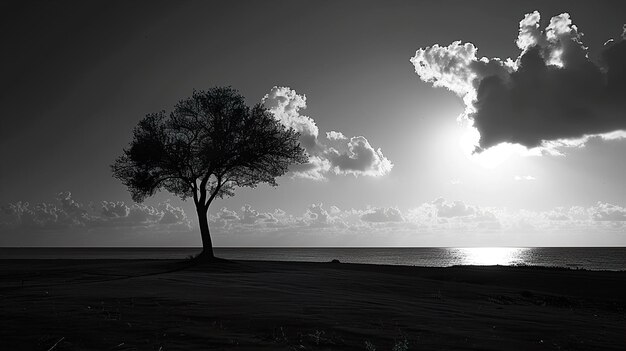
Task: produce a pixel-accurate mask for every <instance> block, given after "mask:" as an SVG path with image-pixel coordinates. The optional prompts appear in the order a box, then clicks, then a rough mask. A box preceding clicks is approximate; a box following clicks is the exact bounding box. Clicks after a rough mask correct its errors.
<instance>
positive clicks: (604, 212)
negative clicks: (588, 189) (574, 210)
mask: <svg viewBox="0 0 626 351" xmlns="http://www.w3.org/2000/svg"><path fill="white" fill-rule="evenodd" d="M589 213H590V214H591V217H592V218H593V220H595V221H602V222H623V221H626V208H624V207H621V206H617V205H612V204H609V203H603V202H598V203H597V204H596V205H595V206H593V207H591V208H590V209H589Z"/></svg>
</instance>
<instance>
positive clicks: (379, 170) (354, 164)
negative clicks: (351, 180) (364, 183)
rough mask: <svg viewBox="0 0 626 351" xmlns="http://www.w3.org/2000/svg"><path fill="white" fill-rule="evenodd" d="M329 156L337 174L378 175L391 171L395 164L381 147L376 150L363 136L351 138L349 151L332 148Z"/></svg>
mask: <svg viewBox="0 0 626 351" xmlns="http://www.w3.org/2000/svg"><path fill="white" fill-rule="evenodd" d="M328 157H329V159H330V163H331V165H332V167H333V171H334V172H335V173H336V174H353V175H355V176H359V175H369V176H374V177H376V176H382V175H385V174H387V173H389V172H390V171H391V169H392V168H393V164H392V163H391V161H389V159H387V158H386V157H385V156H384V155H383V153H382V151H381V150H380V148H379V149H378V150H375V149H374V148H373V147H372V146H371V145H370V143H369V142H368V141H367V139H365V138H364V137H362V136H358V137H353V138H350V142H348V151H347V152H339V151H337V150H336V149H334V148H330V149H329V151H328Z"/></svg>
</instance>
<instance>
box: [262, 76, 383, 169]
mask: <svg viewBox="0 0 626 351" xmlns="http://www.w3.org/2000/svg"><path fill="white" fill-rule="evenodd" d="M261 102H262V103H263V104H264V106H265V107H267V108H268V109H269V111H270V112H272V113H273V114H274V116H275V117H276V118H277V119H278V120H280V121H281V122H282V123H283V124H284V125H286V126H287V127H291V128H294V129H295V130H296V131H298V132H299V133H300V144H301V145H302V146H303V147H304V149H305V150H306V152H307V154H308V155H309V162H308V163H306V164H302V165H294V166H293V167H292V168H291V169H290V170H291V172H292V174H293V175H294V176H295V177H299V178H308V179H313V180H324V179H326V178H327V175H328V174H329V173H331V172H332V173H334V174H339V175H346V174H351V175H354V176H359V175H363V176H373V177H377V176H382V175H385V174H387V173H389V172H390V171H391V168H392V167H393V164H392V163H391V161H389V159H387V158H386V157H385V156H384V155H383V153H382V151H381V149H380V148H378V149H374V148H373V147H372V146H371V145H370V143H369V141H368V140H367V139H366V138H365V137H363V136H358V137H353V138H350V139H348V137H346V136H345V135H344V134H343V133H341V132H337V131H330V132H326V139H327V141H328V142H322V141H321V140H320V139H319V128H318V127H317V125H316V124H315V121H314V120H313V119H312V118H310V117H308V116H305V115H302V114H301V110H304V109H306V96H304V95H300V94H298V93H296V91H295V90H293V89H291V88H288V87H277V86H275V87H273V88H272V89H271V90H270V92H269V93H268V94H266V95H265V97H263V99H262V100H261Z"/></svg>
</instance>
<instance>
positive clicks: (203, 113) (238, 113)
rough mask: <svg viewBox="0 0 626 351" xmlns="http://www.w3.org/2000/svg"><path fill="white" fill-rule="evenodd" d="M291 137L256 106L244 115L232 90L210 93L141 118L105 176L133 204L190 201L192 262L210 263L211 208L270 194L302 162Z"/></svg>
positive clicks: (241, 103) (245, 108)
mask: <svg viewBox="0 0 626 351" xmlns="http://www.w3.org/2000/svg"><path fill="white" fill-rule="evenodd" d="M298 137H299V134H298V133H297V132H296V131H294V130H293V129H291V128H286V127H285V126H284V125H283V124H282V123H280V122H279V121H278V120H277V119H275V118H274V116H273V115H272V114H271V113H270V112H269V111H268V110H266V109H265V108H264V107H263V106H262V105H261V104H256V105H254V106H253V107H248V106H247V105H246V104H245V101H244V98H243V96H241V95H240V94H239V92H238V91H237V90H235V89H233V88H230V87H215V88H212V89H209V90H208V91H206V92H205V91H194V93H193V95H192V96H191V97H189V98H186V99H184V100H181V101H179V102H178V104H177V105H176V106H175V107H174V110H173V111H172V112H171V113H170V114H169V115H168V114H166V113H165V111H161V112H158V113H152V114H148V115H146V117H145V118H143V119H142V120H141V121H140V122H139V124H138V125H137V126H136V127H135V129H134V131H133V140H132V141H131V143H130V145H129V147H128V148H126V149H124V152H123V155H122V156H120V157H118V158H117V159H116V160H115V162H114V163H113V165H112V166H111V168H112V171H113V176H114V177H115V178H117V179H119V180H121V181H122V183H124V185H126V186H127V187H128V190H129V191H130V193H131V195H132V198H133V200H134V201H136V202H142V201H143V200H144V199H146V198H147V197H149V196H152V195H154V194H155V193H156V192H157V191H159V190H162V189H165V190H167V191H169V192H171V193H173V194H176V195H178V196H180V197H181V198H182V199H183V200H185V199H186V198H188V197H192V198H193V201H194V204H195V205H196V211H197V213H198V221H199V225H200V235H201V237H202V248H203V250H202V253H201V254H200V256H199V257H200V258H203V259H213V258H214V254H213V244H212V242H211V235H210V232H209V222H208V218H207V213H208V209H209V205H211V202H212V201H213V200H214V199H215V198H217V197H219V198H222V197H224V196H233V195H234V192H233V190H234V188H235V187H255V186H256V185H257V184H259V183H268V184H270V185H272V186H276V185H277V183H276V177H279V176H281V175H283V174H285V173H286V172H287V170H288V167H289V166H290V165H291V164H293V163H305V162H307V159H308V158H307V156H306V154H305V152H304V149H303V148H301V147H300V144H299V142H298Z"/></svg>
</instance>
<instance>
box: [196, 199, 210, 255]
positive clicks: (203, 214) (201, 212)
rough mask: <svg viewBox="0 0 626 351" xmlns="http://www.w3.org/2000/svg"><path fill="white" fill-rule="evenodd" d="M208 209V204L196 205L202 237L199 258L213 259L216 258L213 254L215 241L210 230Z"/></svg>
mask: <svg viewBox="0 0 626 351" xmlns="http://www.w3.org/2000/svg"><path fill="white" fill-rule="evenodd" d="M208 209H209V207H208V206H207V207H204V206H201V205H196V211H197V212H198V223H199V224H200V236H201V237H202V252H201V253H200V256H198V258H201V259H207V260H212V259H214V258H215V255H214V254H213V243H212V242H211V233H210V232H209V220H208V218H207V212H208Z"/></svg>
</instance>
